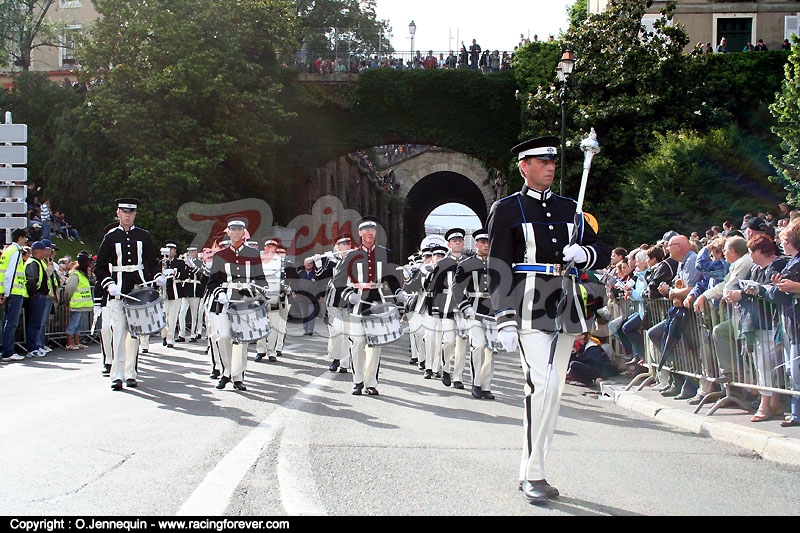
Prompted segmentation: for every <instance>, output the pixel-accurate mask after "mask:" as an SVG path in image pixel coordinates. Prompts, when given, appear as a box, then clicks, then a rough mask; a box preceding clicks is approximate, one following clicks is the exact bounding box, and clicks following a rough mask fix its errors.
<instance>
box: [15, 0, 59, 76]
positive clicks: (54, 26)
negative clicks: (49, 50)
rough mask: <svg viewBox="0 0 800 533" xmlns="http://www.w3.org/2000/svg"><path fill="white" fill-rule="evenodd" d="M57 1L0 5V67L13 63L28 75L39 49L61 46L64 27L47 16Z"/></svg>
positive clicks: (27, 0)
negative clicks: (32, 57) (32, 55)
mask: <svg viewBox="0 0 800 533" xmlns="http://www.w3.org/2000/svg"><path fill="white" fill-rule="evenodd" d="M56 1H57V0H3V1H2V2H0V65H3V64H6V63H7V62H8V61H9V60H10V61H12V62H13V63H14V65H15V66H18V67H20V68H21V69H22V71H23V72H28V71H29V70H30V67H31V54H32V53H33V50H35V49H36V48H40V47H44V46H61V35H62V34H63V30H64V24H63V23H60V22H54V21H52V20H51V19H50V18H48V16H47V13H48V11H50V8H51V7H53V4H55V3H56Z"/></svg>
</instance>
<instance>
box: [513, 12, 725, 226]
mask: <svg viewBox="0 0 800 533" xmlns="http://www.w3.org/2000/svg"><path fill="white" fill-rule="evenodd" d="M651 4H652V2H651V1H650V0H647V1H646V2H642V1H639V0H611V1H610V3H609V5H608V9H607V10H606V11H605V12H603V13H601V14H597V15H592V16H589V17H588V18H587V19H586V21H585V22H584V23H583V24H581V25H580V26H579V27H570V28H569V30H568V31H567V32H566V34H565V35H564V36H563V37H562V39H561V41H562V43H561V44H562V46H563V49H564V50H571V51H573V52H574V53H575V55H576V57H577V63H576V65H575V70H574V71H573V73H572V75H571V77H570V79H569V82H568V87H567V91H566V98H567V102H566V105H567V124H566V125H567V138H566V139H565V141H566V143H567V144H566V160H567V162H568V163H567V168H566V169H565V171H566V172H565V176H566V177H567V180H566V183H565V184H564V192H565V194H567V195H569V196H573V197H575V196H577V191H578V186H579V182H580V179H579V176H580V175H581V173H582V162H583V155H582V153H581V151H580V148H579V146H580V141H581V138H582V137H585V136H586V134H587V133H588V132H589V130H590V128H592V127H594V128H595V130H596V131H597V135H598V140H599V142H600V146H601V149H602V152H601V155H600V156H598V157H596V158H595V159H594V161H593V166H592V176H593V177H594V176H602V179H597V178H593V179H592V181H591V186H590V188H589V190H588V191H587V194H586V204H587V210H589V211H590V212H592V213H593V214H594V215H595V216H597V217H598V219H601V225H602V226H604V227H606V228H624V227H625V220H624V215H623V214H622V213H620V212H619V210H618V209H617V208H616V205H615V203H614V202H613V201H609V200H611V199H614V198H617V197H619V196H620V195H621V194H622V191H620V185H621V183H622V182H623V171H624V169H625V167H626V166H627V165H628V164H629V163H630V162H631V161H634V160H635V159H637V158H638V157H639V156H641V155H642V154H644V153H646V152H647V151H649V150H650V149H651V147H652V146H653V143H654V141H655V140H656V137H654V135H653V133H654V132H660V133H662V134H664V133H666V132H669V131H677V130H681V129H690V130H696V131H703V130H705V129H706V128H707V120H708V119H707V117H708V116H709V115H710V113H709V112H708V110H707V109H706V108H705V106H704V105H703V102H704V101H705V99H704V98H702V94H701V93H700V92H699V91H698V90H697V87H696V82H697V80H698V79H699V76H698V74H697V73H698V65H697V63H696V62H693V61H692V58H691V57H690V56H688V55H686V54H684V53H683V49H684V47H685V46H686V44H687V43H688V36H687V34H686V31H685V30H684V28H683V27H682V26H678V25H672V24H670V20H671V18H672V14H673V11H674V8H675V3H674V2H668V3H667V4H666V5H665V7H664V9H663V10H662V12H661V18H660V19H658V20H657V21H656V22H655V24H654V30H653V31H649V32H648V31H646V30H645V28H644V26H643V25H642V17H643V15H644V14H645V10H646V8H647V7H649V6H650V5H651ZM555 66H556V65H555V64H553V65H552V66H551V68H552V70H551V72H552V75H551V76H552V77H551V78H550V80H551V83H550V84H548V85H538V86H536V87H529V88H528V91H527V94H526V93H522V94H521V95H520V96H521V98H524V99H525V102H524V103H525V111H526V118H527V124H526V128H525V134H526V136H534V135H544V134H549V133H553V132H559V130H560V128H559V126H560V89H561V88H560V86H559V84H558V83H555Z"/></svg>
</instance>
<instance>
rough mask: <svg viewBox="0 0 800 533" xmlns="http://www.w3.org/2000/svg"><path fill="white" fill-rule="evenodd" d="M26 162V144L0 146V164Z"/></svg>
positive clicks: (21, 163)
mask: <svg viewBox="0 0 800 533" xmlns="http://www.w3.org/2000/svg"><path fill="white" fill-rule="evenodd" d="M27 163H28V147H27V146H0V164H5V165H25V164H27Z"/></svg>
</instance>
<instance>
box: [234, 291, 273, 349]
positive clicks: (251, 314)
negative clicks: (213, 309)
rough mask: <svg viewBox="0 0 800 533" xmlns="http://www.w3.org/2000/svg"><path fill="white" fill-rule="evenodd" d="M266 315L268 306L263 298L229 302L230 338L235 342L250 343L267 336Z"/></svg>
mask: <svg viewBox="0 0 800 533" xmlns="http://www.w3.org/2000/svg"><path fill="white" fill-rule="evenodd" d="M268 313H269V306H268V305H267V300H266V299H265V298H263V297H256V298H248V299H246V300H242V301H240V302H230V303H229V304H228V316H229V317H230V319H231V338H232V339H233V340H234V341H237V342H252V341H257V340H259V339H263V338H264V337H266V336H267V335H269V317H268V316H267V315H268Z"/></svg>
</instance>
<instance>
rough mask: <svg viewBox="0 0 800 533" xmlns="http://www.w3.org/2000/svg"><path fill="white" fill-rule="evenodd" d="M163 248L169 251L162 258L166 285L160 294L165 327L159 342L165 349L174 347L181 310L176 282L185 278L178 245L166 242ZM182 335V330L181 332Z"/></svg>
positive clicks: (183, 264) (179, 291)
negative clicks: (162, 299)
mask: <svg viewBox="0 0 800 533" xmlns="http://www.w3.org/2000/svg"><path fill="white" fill-rule="evenodd" d="M164 248H166V249H167V250H169V255H167V256H166V257H164V258H162V264H163V265H164V269H163V270H162V272H163V273H164V275H165V276H166V277H167V285H166V286H165V287H164V291H163V292H162V294H163V295H164V296H165V298H164V314H165V315H166V318H167V325H166V326H165V327H164V329H162V330H161V342H162V343H163V344H164V346H166V347H167V348H174V347H175V327H176V326H177V325H178V313H179V312H180V310H181V294H180V293H181V289H180V286H179V284H178V280H181V279H183V278H184V277H186V263H184V262H183V259H180V258H179V257H178V243H177V242H175V241H167V242H165V243H164ZM181 334H183V330H181Z"/></svg>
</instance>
